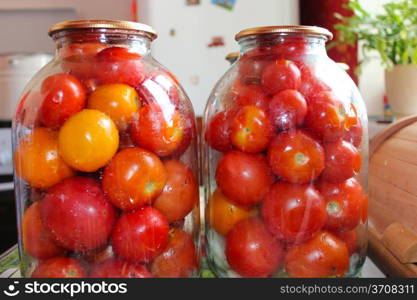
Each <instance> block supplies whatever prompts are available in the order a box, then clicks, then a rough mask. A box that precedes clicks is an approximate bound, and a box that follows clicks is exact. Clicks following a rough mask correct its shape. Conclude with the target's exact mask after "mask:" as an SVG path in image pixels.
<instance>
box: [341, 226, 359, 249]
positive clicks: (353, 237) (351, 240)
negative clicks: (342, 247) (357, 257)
mask: <svg viewBox="0 0 417 300" xmlns="http://www.w3.org/2000/svg"><path fill="white" fill-rule="evenodd" d="M337 236H338V237H339V238H341V239H342V240H343V241H344V242H345V243H346V246H347V248H348V250H349V255H352V254H353V253H355V252H356V249H357V247H358V236H357V234H356V231H353V230H352V231H345V232H339V233H338V234H337Z"/></svg>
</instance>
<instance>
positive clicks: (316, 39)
mask: <svg viewBox="0 0 417 300" xmlns="http://www.w3.org/2000/svg"><path fill="white" fill-rule="evenodd" d="M326 42H327V39H326V38H325V37H324V36H319V35H306V34H282V33H277V34H273V33H272V34H261V35H252V36H247V37H243V38H241V39H239V40H238V44H239V46H240V54H241V56H243V55H246V56H248V55H251V53H256V54H257V55H259V54H261V55H262V53H265V55H267V54H268V53H269V52H270V53H273V52H274V50H275V49H278V47H279V46H281V45H282V46H283V47H291V48H293V49H296V48H297V46H300V48H299V49H303V51H302V53H303V54H305V55H324V56H326V55H327V52H326ZM255 49H260V50H261V51H260V52H258V51H253V50H255ZM286 53H288V52H286Z"/></svg>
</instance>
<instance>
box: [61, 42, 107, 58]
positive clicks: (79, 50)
mask: <svg viewBox="0 0 417 300" xmlns="http://www.w3.org/2000/svg"><path fill="white" fill-rule="evenodd" d="M104 48H106V44H103V43H96V42H92V43H72V44H69V45H64V46H63V47H62V48H61V49H60V50H59V55H60V56H61V57H62V58H67V57H73V56H79V57H88V58H91V57H94V56H95V55H96V54H97V53H98V52H100V51H101V50H103V49H104Z"/></svg>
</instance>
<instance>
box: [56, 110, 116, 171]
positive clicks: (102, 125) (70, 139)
mask: <svg viewBox="0 0 417 300" xmlns="http://www.w3.org/2000/svg"><path fill="white" fill-rule="evenodd" d="M118 147H119V132H118V131H117V128H116V125H115V124H114V122H113V121H112V119H110V117H108V116H107V115H106V114H104V113H103V112H101V111H98V110H94V109H84V110H82V111H80V112H79V113H76V114H75V115H73V116H71V118H69V119H68V120H67V121H66V122H65V123H64V125H63V126H62V127H61V129H60V131H59V153H60V155H61V156H62V158H63V159H64V160H65V161H66V162H67V164H69V165H70V166H72V167H73V168H74V169H77V170H80V171H83V172H94V171H97V170H98V169H100V168H101V167H104V166H105V165H107V163H108V162H109V161H110V160H111V158H112V157H113V155H114V154H115V153H116V151H117V148H118Z"/></svg>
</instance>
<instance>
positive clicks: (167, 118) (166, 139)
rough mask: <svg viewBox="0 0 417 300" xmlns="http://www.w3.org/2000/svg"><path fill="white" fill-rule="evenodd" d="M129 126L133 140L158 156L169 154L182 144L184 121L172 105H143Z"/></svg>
mask: <svg viewBox="0 0 417 300" xmlns="http://www.w3.org/2000/svg"><path fill="white" fill-rule="evenodd" d="M131 126H132V127H131V135H132V139H133V140H134V142H135V143H136V144H137V145H138V146H140V147H143V148H145V149H147V150H149V151H152V152H154V153H156V154H157V155H159V156H170V155H172V154H173V153H175V151H177V150H178V148H179V147H180V146H183V145H182V141H183V139H184V137H185V127H186V121H185V119H184V117H183V115H182V114H181V113H180V112H179V111H178V110H174V108H173V107H170V108H169V109H166V108H164V107H161V106H159V105H157V104H150V105H146V106H143V107H142V108H141V109H140V111H139V116H138V117H137V118H134V119H133V122H132V125H131ZM187 146H188V145H187Z"/></svg>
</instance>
